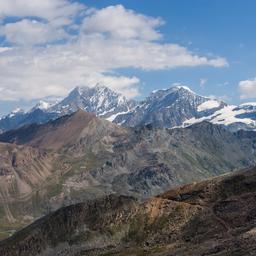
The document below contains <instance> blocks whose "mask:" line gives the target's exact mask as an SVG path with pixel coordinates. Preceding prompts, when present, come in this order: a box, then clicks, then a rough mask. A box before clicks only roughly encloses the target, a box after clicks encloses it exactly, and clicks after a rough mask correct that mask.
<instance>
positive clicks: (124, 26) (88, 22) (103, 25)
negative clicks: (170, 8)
mask: <svg viewBox="0 0 256 256" xmlns="http://www.w3.org/2000/svg"><path fill="white" fill-rule="evenodd" d="M162 24H163V21H162V19H160V18H152V17H147V16H145V15H142V14H138V13H135V12H134V11H132V10H127V9H125V8H124V7H123V6H122V5H116V6H109V7H106V8H103V9H101V10H94V11H93V12H92V13H91V15H90V16H88V17H86V18H85V19H84V22H83V26H82V29H83V30H84V31H86V32H92V33H106V34H107V35H108V36H110V37H113V38H119V39H132V38H133V39H144V40H156V39H159V38H161V37H162V35H161V34H160V33H159V32H158V31H156V30H155V29H156V28H157V27H159V26H160V25H162Z"/></svg>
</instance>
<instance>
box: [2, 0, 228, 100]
mask: <svg viewBox="0 0 256 256" xmlns="http://www.w3.org/2000/svg"><path fill="white" fill-rule="evenodd" d="M0 20H1V22H0V36H1V38H2V43H1V44H2V47H1V48H0V79H1V85H0V91H1V94H0V95H1V96H0V99H1V100H17V99H20V98H24V99H28V100H30V99H36V98H42V97H46V96H49V95H52V96H64V95H66V94H67V92H68V91H69V90H70V89H72V88H73V87H75V86H77V85H89V86H93V85H95V84H96V83H104V84H106V85H108V86H109V87H111V88H112V89H115V90H117V91H119V92H122V93H124V94H125V95H126V96H127V97H134V96H136V95H137V94H138V88H139V83H140V80H139V78H137V77H128V76H122V75H120V74H119V73H117V70H118V69H122V68H136V69H141V70H148V71H150V70H163V69H172V68H178V67H196V66H212V67H216V68H219V67H226V66H228V62H227V60H226V59H225V58H222V57H211V58H209V57H207V56H200V55H198V54H195V53H193V52H191V51H190V50H189V49H187V48H186V47H183V46H181V45H178V44H172V43H169V42H165V41H164V36H163V35H162V34H161V33H160V31H159V29H160V27H161V26H163V25H164V21H163V20H162V19H161V18H159V17H149V16H146V15H143V14H140V13H137V12H135V11H133V10H129V9H126V8H125V7H124V6H122V5H116V6H108V7H105V8H102V9H94V8H90V7H87V6H85V5H83V4H80V3H78V2H74V1H72V2H71V1H68V0H44V1H41V0H12V1H0Z"/></svg>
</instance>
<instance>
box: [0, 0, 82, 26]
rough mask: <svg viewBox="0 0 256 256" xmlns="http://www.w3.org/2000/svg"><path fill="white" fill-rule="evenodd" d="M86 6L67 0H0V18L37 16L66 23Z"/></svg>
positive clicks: (57, 22) (58, 23)
mask: <svg viewBox="0 0 256 256" xmlns="http://www.w3.org/2000/svg"><path fill="white" fill-rule="evenodd" d="M85 8H86V7H85V6H84V5H82V4H79V3H78V2H74V1H72V2H71V1H68V0H11V1H0V18H5V17H38V18H41V19H44V20H47V21H50V22H52V23H53V24H55V25H67V24H70V23H71V22H72V18H73V17H74V16H76V15H77V13H78V12H80V11H83V10H84V9H85Z"/></svg>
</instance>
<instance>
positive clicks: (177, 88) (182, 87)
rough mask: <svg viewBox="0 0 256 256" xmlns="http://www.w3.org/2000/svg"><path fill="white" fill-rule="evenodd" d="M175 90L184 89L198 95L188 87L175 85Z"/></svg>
mask: <svg viewBox="0 0 256 256" xmlns="http://www.w3.org/2000/svg"><path fill="white" fill-rule="evenodd" d="M172 88H173V89H174V90H175V89H176V90H181V89H183V90H186V91H189V92H190V93H193V94H196V93H195V92H194V91H192V90H191V89H190V88H189V87H188V86H186V85H175V86H173V87H172Z"/></svg>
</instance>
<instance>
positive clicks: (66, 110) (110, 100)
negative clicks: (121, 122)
mask: <svg viewBox="0 0 256 256" xmlns="http://www.w3.org/2000/svg"><path fill="white" fill-rule="evenodd" d="M135 104H136V103H135V102H134V101H131V100H127V99H126V98H125V97H124V96H122V95H121V94H119V93H116V92H114V91H112V90H111V89H109V88H108V87H106V86H103V85H96V86H95V87H76V88H75V89H74V90H73V91H71V92H70V94H69V95H68V96H67V97H66V98H65V99H63V100H62V101H61V102H59V103H58V104H56V105H55V106H53V107H51V108H49V109H48V112H53V113H58V114H59V115H65V114H71V113H73V112H75V111H77V110H78V109H82V110H85V111H87V112H92V113H95V114H96V115H97V116H99V117H103V118H107V119H109V120H110V121H112V120H113V119H114V118H115V116H116V115H117V114H120V113H123V112H127V111H129V110H130V109H131V108H133V107H134V106H135Z"/></svg>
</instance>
